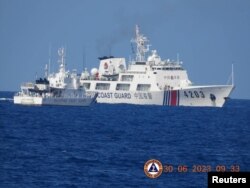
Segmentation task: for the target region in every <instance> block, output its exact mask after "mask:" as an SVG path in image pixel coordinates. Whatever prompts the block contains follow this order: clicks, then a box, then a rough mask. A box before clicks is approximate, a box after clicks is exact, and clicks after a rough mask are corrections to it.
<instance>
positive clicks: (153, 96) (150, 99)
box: [89, 85, 234, 107]
mask: <svg viewBox="0 0 250 188" xmlns="http://www.w3.org/2000/svg"><path fill="white" fill-rule="evenodd" d="M233 89H234V86H232V85H221V86H192V87H188V88H183V89H178V90H161V91H140V92H138V91H98V97H97V102H98V103H111V104H119V103H125V104H139V105H163V106H208V107H222V106H223V105H224V103H225V101H226V99H227V98H228V97H229V95H230V93H231V92H232V90H233ZM89 92H90V91H89ZM92 92H97V91H92Z"/></svg>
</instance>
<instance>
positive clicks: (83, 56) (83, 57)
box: [82, 46, 86, 70]
mask: <svg viewBox="0 0 250 188" xmlns="http://www.w3.org/2000/svg"><path fill="white" fill-rule="evenodd" d="M85 50H86V49H85V47H84V46H83V51H82V70H84V68H86V51H85Z"/></svg>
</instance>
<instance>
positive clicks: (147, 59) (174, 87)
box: [80, 26, 234, 107]
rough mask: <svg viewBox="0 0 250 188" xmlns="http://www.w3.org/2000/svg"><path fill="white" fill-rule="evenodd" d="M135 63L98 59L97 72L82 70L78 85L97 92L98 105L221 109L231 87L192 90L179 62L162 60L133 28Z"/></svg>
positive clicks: (146, 40)
mask: <svg viewBox="0 0 250 188" xmlns="http://www.w3.org/2000/svg"><path fill="white" fill-rule="evenodd" d="M132 42H134V43H135V44H136V57H135V60H133V61H132V62H130V64H129V65H128V67H127V65H126V62H125V59H124V58H114V57H112V56H110V57H102V58H99V59H100V65H99V69H97V68H93V69H92V70H91V73H89V72H88V71H87V70H86V69H85V70H84V71H83V73H82V74H81V77H80V84H81V85H82V86H84V87H85V89H86V91H87V92H89V93H92V92H98V93H99V94H98V97H97V102H99V103H128V104H143V105H169V106H214V107H222V106H223V104H224V103H225V100H226V99H227V98H228V97H229V95H230V93H231V92H232V90H233V88H234V85H233V84H232V85H208V86H194V85H193V84H192V82H191V81H190V80H189V78H188V75H187V71H186V70H185V69H184V68H183V67H182V62H179V60H177V61H170V60H162V59H161V57H160V56H159V55H158V54H157V51H156V50H153V51H152V52H151V54H150V55H148V52H149V45H148V39H147V38H146V37H145V36H144V35H142V34H141V33H140V32H139V27H138V26H136V32H135V39H133V40H132Z"/></svg>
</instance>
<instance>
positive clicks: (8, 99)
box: [0, 98, 13, 101]
mask: <svg viewBox="0 0 250 188" xmlns="http://www.w3.org/2000/svg"><path fill="white" fill-rule="evenodd" d="M0 101H13V98H0Z"/></svg>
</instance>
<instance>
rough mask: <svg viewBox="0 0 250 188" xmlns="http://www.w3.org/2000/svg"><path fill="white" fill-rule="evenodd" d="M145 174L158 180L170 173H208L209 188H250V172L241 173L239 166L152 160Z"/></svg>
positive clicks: (149, 161) (147, 165)
mask: <svg viewBox="0 0 250 188" xmlns="http://www.w3.org/2000/svg"><path fill="white" fill-rule="evenodd" d="M144 173H145V175H146V176H147V177H148V178H152V179H155V178H158V177H160V176H162V175H163V174H169V173H180V174H185V173H206V174H207V176H208V178H207V180H208V182H207V183H208V188H216V187H228V186H229V187H239V188H241V187H248V188H249V187H250V172H241V171H240V166H239V165H237V164H231V165H223V164H218V165H215V166H212V165H207V164H193V165H186V164H177V165H172V164H162V163H161V162H160V161H159V160H157V159H150V160H148V161H147V162H146V163H145V164H144Z"/></svg>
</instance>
